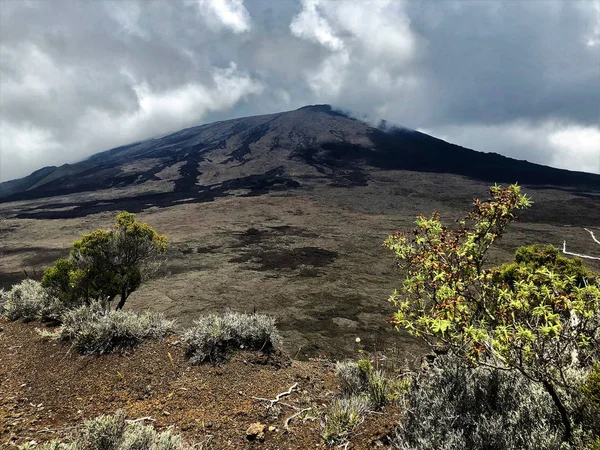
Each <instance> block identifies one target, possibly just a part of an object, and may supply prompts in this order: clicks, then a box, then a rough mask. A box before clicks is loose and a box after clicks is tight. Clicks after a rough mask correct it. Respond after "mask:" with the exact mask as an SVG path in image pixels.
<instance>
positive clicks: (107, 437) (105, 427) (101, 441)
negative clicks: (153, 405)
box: [19, 410, 190, 450]
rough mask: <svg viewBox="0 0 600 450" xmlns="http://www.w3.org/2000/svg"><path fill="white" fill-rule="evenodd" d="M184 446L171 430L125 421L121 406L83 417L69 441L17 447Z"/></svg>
mask: <svg viewBox="0 0 600 450" xmlns="http://www.w3.org/2000/svg"><path fill="white" fill-rule="evenodd" d="M34 448H35V449H36V450H186V449H188V448H190V447H188V446H186V445H185V444H184V442H183V439H182V438H181V436H179V435H177V434H175V433H173V431H172V430H170V429H167V430H165V431H161V432H159V431H156V430H155V429H154V427H153V426H151V425H144V424H142V423H140V422H133V423H127V421H126V420H125V413H124V412H123V411H122V410H119V411H117V412H116V413H115V414H113V415H102V416H98V417H96V418H94V419H90V420H86V421H85V422H84V423H83V424H82V425H81V426H80V427H78V429H77V431H76V432H75V436H74V440H73V442H72V443H70V444H66V443H61V442H60V441H58V440H54V441H51V442H47V443H45V444H42V445H41V446H34V445H32V444H23V445H21V446H19V450H32V449H34Z"/></svg>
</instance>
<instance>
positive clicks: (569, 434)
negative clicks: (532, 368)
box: [542, 380, 573, 442]
mask: <svg viewBox="0 0 600 450" xmlns="http://www.w3.org/2000/svg"><path fill="white" fill-rule="evenodd" d="M542 384H543V385H544V387H545V388H546V391H548V393H549V394H550V396H551V397H552V400H553V401H554V404H555V405H556V408H557V409H558V411H559V412H560V417H561V419H562V423H563V425H564V427H565V436H564V440H565V442H571V439H572V438H573V430H572V428H571V420H570V418H569V413H568V411H567V408H565V405H563V402H562V401H561V399H560V397H559V396H558V394H557V393H556V390H555V389H554V386H552V383H550V382H549V381H546V380H544V381H542Z"/></svg>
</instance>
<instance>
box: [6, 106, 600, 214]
mask: <svg viewBox="0 0 600 450" xmlns="http://www.w3.org/2000/svg"><path fill="white" fill-rule="evenodd" d="M372 169H384V170H411V171H419V172H432V173H450V174H456V175H463V176H467V177H471V178H474V179H478V180H481V181H485V182H515V181H517V182H519V183H521V184H528V185H551V186H562V187H576V188H585V189H591V190H600V176H598V175H593V174H586V173H581V172H570V171H566V170H559V169H552V168H549V167H545V166H541V165H537V164H532V163H528V162H525V161H518V160H514V159H511V158H506V157H503V156H500V155H497V154H493V153H481V152H476V151H473V150H469V149H466V148H463V147H459V146H456V145H453V144H449V143H447V142H445V141H442V140H440V139H436V138H433V137H431V136H428V135H425V134H422V133H419V132H416V131H413V130H406V129H392V130H383V129H379V128H374V127H371V126H369V125H368V124H366V123H364V122H361V121H358V120H355V119H352V118H349V117H347V116H345V115H343V114H341V113H338V112H335V111H334V110H333V109H332V108H331V107H330V106H328V105H317V106H306V107H303V108H300V109H298V110H295V111H289V112H283V113H278V114H270V115H264V116H255V117H247V118H241V119H233V120H227V121H222V122H216V123H211V124H207V125H202V126H198V127H193V128H188V129H185V130H182V131H179V132H176V133H173V134H170V135H168V136H163V137H160V138H156V139H150V140H147V141H143V142H137V143H134V144H130V145H126V146H123V147H118V148H115V149H112V150H108V151H106V152H102V153H98V154H96V155H94V156H92V157H90V158H89V159H87V160H85V161H82V162H80V163H76V164H66V165H63V166H61V167H57V168H45V169H42V170H40V171H37V172H35V173H34V174H32V175H30V176H29V177H25V178H23V179H21V180H15V181H10V182H6V183H0V199H1V200H0V201H3V202H4V201H13V200H25V199H35V198H45V197H51V196H57V195H64V194H73V193H82V192H89V191H104V190H111V189H114V188H118V189H119V191H120V194H119V197H120V198H122V199H127V198H128V197H129V198H130V199H131V200H132V201H133V199H134V198H137V199H138V200H139V199H140V198H145V199H146V200H147V202H146V203H145V205H146V206H149V205H158V204H165V202H166V203H171V202H173V201H203V200H211V199H213V198H215V197H219V196H224V195H230V194H231V193H235V194H236V195H260V194H261V193H264V192H267V191H270V190H286V189H293V188H298V187H300V186H302V185H304V184H305V183H313V182H315V180H316V181H318V182H325V183H328V184H329V185H332V186H356V185H363V186H364V185H366V184H368V182H369V174H368V173H369V171H370V170H372ZM109 197H110V196H109ZM103 199H104V200H106V196H104V198H103ZM131 206H133V205H129V207H131ZM134 209H136V208H134Z"/></svg>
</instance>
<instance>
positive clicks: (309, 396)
mask: <svg viewBox="0 0 600 450" xmlns="http://www.w3.org/2000/svg"><path fill="white" fill-rule="evenodd" d="M36 326H37V327H40V326H42V327H43V325H40V324H22V323H8V322H4V321H3V322H0V330H1V331H0V349H1V351H0V447H4V446H6V447H7V448H10V447H11V446H13V445H16V444H19V443H24V442H30V441H36V442H44V441H47V440H51V439H54V438H64V437H67V436H68V435H69V433H70V432H72V431H73V427H74V426H76V425H78V424H79V423H81V422H82V420H84V419H85V418H91V417H95V416H97V415H100V414H112V413H114V412H115V411H116V410H117V409H123V410H125V412H126V414H127V417H128V419H133V420H135V419H141V418H147V419H146V420H147V422H148V423H151V424H153V425H154V426H155V427H157V428H158V429H164V428H165V427H174V429H175V430H176V431H177V432H179V433H181V434H182V435H183V436H184V438H185V439H186V440H187V441H188V442H190V443H197V444H199V443H205V446H204V447H202V448H204V449H244V448H263V449H309V448H319V447H323V444H322V441H321V438H320V434H321V423H320V420H319V419H316V420H307V421H304V422H303V421H301V420H292V421H291V422H290V424H289V427H288V428H289V429H288V430H286V429H285V420H286V419H287V418H288V417H290V416H291V415H293V414H294V413H295V412H296V410H295V409H293V408H292V407H296V408H301V409H304V408H312V409H313V411H315V413H316V414H317V416H318V414H319V413H320V412H322V411H324V410H325V407H326V405H328V404H329V403H330V402H331V400H332V399H333V398H334V396H335V395H336V393H337V391H338V386H337V381H336V379H335V376H334V375H333V371H332V365H331V364H330V363H329V362H327V361H313V362H299V361H291V360H289V359H288V358H287V357H284V356H283V355H278V356H277V357H275V358H271V359H265V357H264V356H261V355H259V354H255V353H238V354H237V355H235V357H234V358H233V360H231V361H230V362H229V363H227V364H225V365H223V366H217V367H215V366H211V365H202V366H190V365H189V364H188V363H187V361H186V360H185V357H184V354H183V353H184V352H183V348H182V346H181V345H179V344H178V342H177V337H171V338H170V339H169V340H167V341H165V342H153V343H148V344H144V345H143V346H141V347H139V348H137V349H135V350H133V351H131V352H130V353H128V354H125V355H105V356H99V357H92V356H79V355H77V354H76V353H75V352H74V351H72V349H70V348H69V346H67V345H64V344H59V343H51V342H45V341H42V340H41V339H40V337H39V336H38V334H37V333H36V331H35V328H36ZM294 385H296V386H297V387H296V388H295V389H294V390H293V391H292V393H291V394H290V395H289V396H286V397H285V398H284V399H282V400H281V401H282V402H284V401H285V403H287V404H289V405H291V406H281V407H275V408H274V409H273V410H272V412H271V413H269V414H267V413H266V411H267V409H266V406H267V405H268V402H265V401H263V400H259V399H257V398H266V399H274V398H275V397H276V396H277V394H279V393H282V392H285V391H288V389H289V388H290V387H291V386H294ZM397 415H398V410H397V409H395V408H394V407H390V408H388V409H387V410H385V411H384V414H379V413H378V414H372V415H369V416H368V417H367V419H366V420H365V422H364V423H363V424H362V425H361V426H360V427H359V428H358V429H357V430H356V437H355V438H354V439H353V440H352V446H351V447H349V448H354V449H361V448H372V447H373V446H378V447H381V446H384V445H385V443H386V442H387V438H386V436H388V435H389V434H390V433H392V432H393V428H394V423H395V420H396V418H397ZM256 423H260V424H261V426H260V427H259V428H261V429H262V425H264V433H265V436H264V441H263V442H260V441H258V440H254V441H250V440H249V438H248V436H247V431H248V429H249V428H250V426H251V425H252V424H256Z"/></svg>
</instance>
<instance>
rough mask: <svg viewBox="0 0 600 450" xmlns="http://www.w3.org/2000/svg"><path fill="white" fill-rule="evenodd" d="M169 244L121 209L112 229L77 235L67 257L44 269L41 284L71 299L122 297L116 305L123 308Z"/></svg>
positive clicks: (73, 301) (103, 300)
mask: <svg viewBox="0 0 600 450" xmlns="http://www.w3.org/2000/svg"><path fill="white" fill-rule="evenodd" d="M166 248H167V238H166V237H165V236H161V235H159V234H157V233H156V231H154V229H153V228H152V227H150V226H149V225H147V224H145V223H141V222H138V221H137V220H135V215H134V214H131V213H128V212H122V213H120V214H118V215H117V218H116V222H115V225H114V227H113V228H112V229H111V230H96V231H93V232H92V233H89V234H86V235H84V236H82V237H81V239H78V240H77V241H75V243H74V244H73V248H72V250H71V253H70V255H69V258H68V259H59V260H57V261H56V262H55V263H54V265H53V266H51V267H49V268H48V269H46V270H45V271H44V277H43V278H42V285H43V286H44V287H46V288H47V289H48V290H49V291H50V292H51V293H52V294H53V295H56V296H57V297H58V298H59V299H60V300H62V301H63V302H64V303H65V304H68V305H74V304H77V303H90V302H91V301H93V300H97V301H99V302H101V303H102V304H103V305H105V306H106V307H108V305H110V303H111V302H112V301H113V300H114V299H115V298H116V297H119V303H118V304H117V307H116V309H122V308H123V306H124V305H125V302H126V300H127V298H128V297H129V296H130V295H131V293H132V292H134V291H135V290H136V289H137V288H138V287H139V286H140V284H141V283H142V281H143V280H144V279H145V278H147V277H148V276H149V275H150V274H151V272H152V270H151V269H152V268H153V264H154V263H155V262H156V261H157V260H158V257H159V256H160V255H161V254H163V253H164V252H165V251H166Z"/></svg>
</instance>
